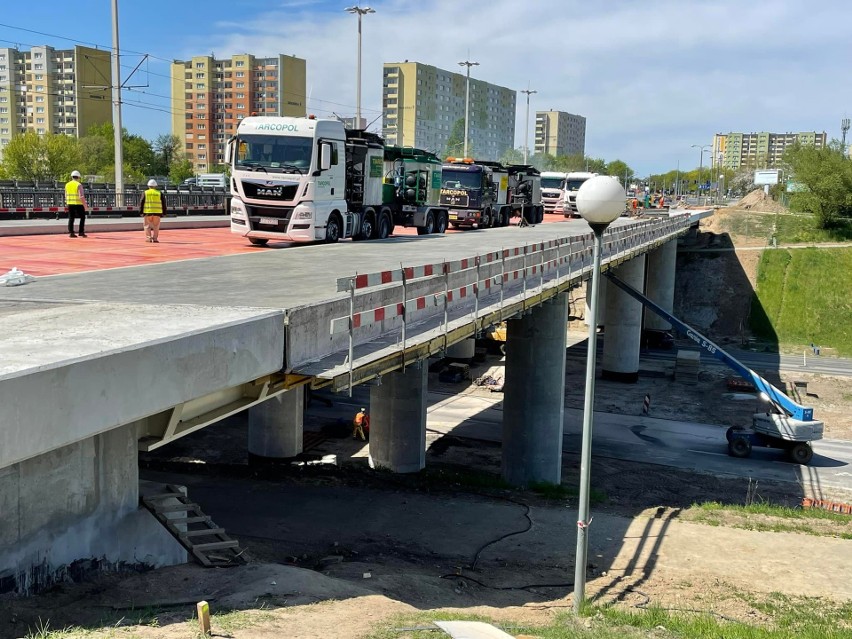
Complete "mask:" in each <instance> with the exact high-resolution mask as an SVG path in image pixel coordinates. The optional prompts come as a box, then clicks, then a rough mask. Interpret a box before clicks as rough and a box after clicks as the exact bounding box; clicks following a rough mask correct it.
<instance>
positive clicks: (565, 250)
mask: <svg viewBox="0 0 852 639" xmlns="http://www.w3.org/2000/svg"><path fill="white" fill-rule="evenodd" d="M691 224H692V221H691V220H690V217H689V216H688V215H678V216H673V217H669V218H665V219H655V220H645V221H641V222H637V223H633V224H629V225H625V226H619V227H610V229H608V230H607V232H606V233H605V234H604V237H603V254H602V264H605V265H606V264H612V263H616V262H618V261H620V260H622V259H629V258H630V257H632V256H633V255H634V254H637V253H638V252H642V251H646V250H648V249H649V248H653V246H655V245H658V244H662V243H664V242H665V241H668V240H670V239H672V238H673V237H675V236H677V235H678V234H680V233H682V232H684V231H686V229H688V228H689V226H690V225H691ZM593 249H594V236H593V235H592V234H591V233H587V234H584V235H580V236H569V237H563V238H559V239H553V240H547V241H542V242H535V243H532V244H526V245H523V246H517V247H512V248H507V249H501V250H499V251H490V252H487V253H483V254H480V255H473V256H470V257H468V258H465V259H460V260H448V261H443V262H438V263H432V264H421V265H411V266H406V265H402V264H401V265H400V267H399V268H396V269H389V270H385V271H379V272H373V273H356V274H354V275H352V276H349V277H342V278H339V279H338V280H337V290H338V292H346V293H348V309H346V310H345V311H344V308H345V307H341V303H339V302H338V303H334V305H333V307H332V308H331V309H330V313H329V314H328V315H325V316H326V317H329V318H330V324H329V335H330V341H331V343H332V344H337V345H338V348H340V349H343V348H346V346H347V345H346V343H345V342H344V343H340V340H341V339H343V340H348V350H349V355H348V358H347V359H348V366H349V384H350V387H351V385H352V381H353V380H352V374H353V368H354V355H355V354H354V349H355V346H356V345H358V344H361V343H365V342H368V341H370V340H371V339H375V338H376V337H377V335H380V334H384V333H386V332H387V331H388V330H396V329H398V330H399V331H400V340H401V349H402V351H403V352H404V351H405V348H406V342H407V339H408V338H409V334H410V330H411V328H412V326H413V325H416V324H421V323H423V322H425V321H427V320H430V319H431V320H432V321H433V322H436V321H437V320H436V317H438V318H440V321H441V325H442V327H443V332H444V336H445V341H446V338H447V335H448V334H449V330H450V316H451V315H453V316H454V317H459V313H460V312H461V315H462V316H468V315H469V316H470V318H471V321H472V322H474V323H475V322H476V320H477V318H479V317H480V316H481V314H485V312H486V311H488V312H489V313H490V312H491V311H493V310H494V309H495V308H496V309H499V311H500V312H499V313H498V317H500V318H501V319H505V318H504V317H503V312H502V311H503V309H504V307H505V306H506V305H507V304H509V303H510V302H511V303H513V304H516V303H517V302H518V301H519V300H521V301H524V300H527V299H528V298H532V297H535V296H537V295H541V294H543V293H545V291H549V290H551V289H559V288H560V287H564V285H565V284H566V283H568V282H572V281H575V280H576V279H577V278H578V277H583V276H586V275H587V274H588V272H590V270H591V268H592V263H593ZM341 311H343V312H341ZM481 311H482V313H481ZM513 312H515V313H516V312H517V311H513ZM441 316H443V317H441ZM332 347H333V346H332Z"/></svg>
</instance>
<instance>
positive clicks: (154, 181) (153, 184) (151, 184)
mask: <svg viewBox="0 0 852 639" xmlns="http://www.w3.org/2000/svg"><path fill="white" fill-rule="evenodd" d="M148 186H150V187H151V188H152V189H153V188H154V187H156V186H157V180H154V179H151V180H148Z"/></svg>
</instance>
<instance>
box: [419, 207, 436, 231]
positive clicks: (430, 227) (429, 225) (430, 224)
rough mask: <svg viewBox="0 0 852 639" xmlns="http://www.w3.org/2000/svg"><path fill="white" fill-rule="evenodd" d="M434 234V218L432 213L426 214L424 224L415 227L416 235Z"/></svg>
mask: <svg viewBox="0 0 852 639" xmlns="http://www.w3.org/2000/svg"><path fill="white" fill-rule="evenodd" d="M434 232H435V216H434V215H432V211H429V212H428V213H427V214H426V223H425V224H423V226H418V227H417V235H430V234H432V233H434Z"/></svg>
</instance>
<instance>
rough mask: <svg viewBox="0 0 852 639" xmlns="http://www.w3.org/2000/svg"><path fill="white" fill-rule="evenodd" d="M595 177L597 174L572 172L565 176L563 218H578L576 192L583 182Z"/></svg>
mask: <svg viewBox="0 0 852 639" xmlns="http://www.w3.org/2000/svg"><path fill="white" fill-rule="evenodd" d="M596 175H597V173H589V172H587V171H574V172H572V173H567V174H566V175H565V190H564V192H563V195H562V214H563V215H564V216H565V217H580V213H579V211H577V191H579V190H580V187H581V186H582V185H583V182H585V181H586V180H588V179H589V178H593V177H595V176H596Z"/></svg>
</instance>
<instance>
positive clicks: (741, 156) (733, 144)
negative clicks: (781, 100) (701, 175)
mask: <svg viewBox="0 0 852 639" xmlns="http://www.w3.org/2000/svg"><path fill="white" fill-rule="evenodd" d="M794 142H799V143H801V144H811V145H814V146H816V147H818V148H819V147H824V146H825V145H826V143H827V138H826V135H825V131H823V132H822V133H817V132H816V131H806V132H804V133H766V132H761V133H717V134H716V135H714V136H713V153H712V155H711V166H714V167H715V166H716V165H717V164H720V163H721V166H722V168H725V169H739V168H754V169H765V168H769V167H775V166H778V165H779V164H780V163H781V156H783V155H784V151H786V150H787V147H789V146H790V145H791V144H793V143H794Z"/></svg>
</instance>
